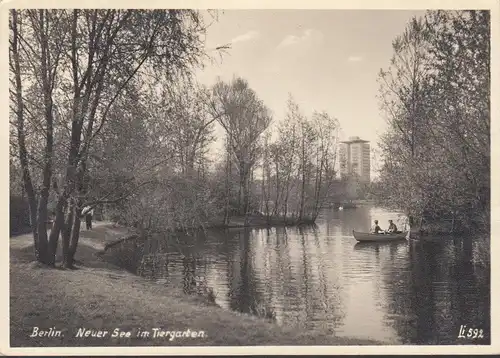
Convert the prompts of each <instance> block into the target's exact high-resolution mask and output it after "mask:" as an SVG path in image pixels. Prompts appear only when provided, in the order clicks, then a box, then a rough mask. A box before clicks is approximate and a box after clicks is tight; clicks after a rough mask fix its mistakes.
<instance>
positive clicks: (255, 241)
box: [131, 207, 490, 344]
mask: <svg viewBox="0 0 500 358" xmlns="http://www.w3.org/2000/svg"><path fill="white" fill-rule="evenodd" d="M397 217H398V215H397V213H391V212H387V211H385V210H383V209H379V208H371V207H360V208H357V209H352V210H344V211H333V210H325V211H324V212H323V214H322V215H321V217H320V218H319V219H318V221H317V225H316V226H315V227H307V228H303V229H299V228H286V229H285V228H273V229H246V230H240V229H237V230H226V231H211V232H208V233H206V234H203V235H201V234H200V235H198V236H197V237H190V238H186V237H184V238H178V240H173V241H174V242H172V240H169V241H167V240H165V239H163V238H155V239H150V240H148V241H147V242H146V243H145V244H144V246H143V247H141V248H140V249H139V248H138V249H136V250H135V252H134V255H133V256H134V258H133V259H132V260H131V261H132V262H133V270H134V271H135V272H136V273H138V274H140V275H142V276H144V277H146V278H148V279H151V280H156V281H158V282H159V283H165V284H174V285H179V286H181V287H184V290H185V291H186V292H187V293H193V292H196V291H197V290H199V289H200V287H210V288H212V289H213V291H214V292H215V294H216V302H217V304H219V305H220V306H221V307H223V308H226V309H228V310H234V311H240V312H245V313H250V314H259V315H266V314H269V315H272V316H274V319H275V320H276V322H277V323H278V324H281V325H287V326H291V325H295V326H296V327H299V328H301V329H307V330H314V331H318V332H322V333H324V332H327V333H331V334H332V335H335V336H345V337H358V338H368V339H374V340H380V341H383V342H385V343H387V344H461V343H468V342H466V341H464V340H460V339H458V338H457V336H458V333H459V329H460V325H467V327H477V328H482V329H483V330H484V333H485V338H484V339H483V340H479V341H476V342H475V343H482V344H489V339H490V338H489V327H490V323H489V322H490V318H489V312H490V293H489V292H490V289H489V287H490V286H489V273H488V272H486V271H485V270H484V269H481V268H480V267H476V266H475V265H474V264H473V263H472V258H473V256H474V254H475V253H474V249H473V247H472V245H471V244H470V243H469V244H468V242H469V241H467V240H465V241H463V240H459V239H454V240H450V239H446V240H444V239H443V238H441V239H440V240H439V241H431V242H417V241H409V242H407V241H403V242H400V243H376V244H370V243H362V244H360V243H356V241H355V240H354V238H353V237H352V230H353V229H354V230H360V231H367V230H368V229H369V227H370V223H371V222H372V221H373V220H375V219H378V220H379V222H380V223H381V226H382V228H385V227H387V220H388V219H393V220H395V219H397ZM438 239H439V238H438ZM176 241H177V242H176ZM181 241H187V243H184V244H179V242H181ZM469 343H470V342H469Z"/></svg>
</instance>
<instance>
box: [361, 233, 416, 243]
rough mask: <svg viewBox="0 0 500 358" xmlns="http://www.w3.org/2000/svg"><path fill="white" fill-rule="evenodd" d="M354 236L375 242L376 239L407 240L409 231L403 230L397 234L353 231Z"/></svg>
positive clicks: (363, 240)
mask: <svg viewBox="0 0 500 358" xmlns="http://www.w3.org/2000/svg"><path fill="white" fill-rule="evenodd" d="M352 235H353V236H354V238H355V239H356V240H358V241H360V242H375V241H396V240H405V239H406V237H407V236H408V232H401V233H397V234H372V233H368V232H359V231H354V230H353V231H352Z"/></svg>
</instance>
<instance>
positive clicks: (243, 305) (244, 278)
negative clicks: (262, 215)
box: [230, 229, 259, 313]
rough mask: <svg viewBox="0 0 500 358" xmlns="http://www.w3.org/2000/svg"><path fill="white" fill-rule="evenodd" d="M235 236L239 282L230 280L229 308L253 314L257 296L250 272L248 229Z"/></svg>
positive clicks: (252, 273) (252, 274)
mask: <svg viewBox="0 0 500 358" xmlns="http://www.w3.org/2000/svg"><path fill="white" fill-rule="evenodd" d="M236 236H237V237H238V238H239V240H240V248H241V250H240V257H239V264H240V265H239V266H240V267H239V275H238V276H237V278H238V279H239V280H234V278H235V277H233V280H231V284H232V285H234V286H233V287H232V289H231V290H230V292H231V297H230V307H231V309H233V310H235V311H240V312H244V313H252V312H254V311H255V310H256V309H257V307H256V302H257V301H258V299H259V295H258V293H257V291H256V290H255V281H254V272H253V271H252V264H251V261H252V260H251V257H250V255H251V250H250V229H245V230H242V231H239V232H238V233H237V234H236Z"/></svg>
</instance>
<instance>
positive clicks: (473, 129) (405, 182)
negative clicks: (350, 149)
mask: <svg viewBox="0 0 500 358" xmlns="http://www.w3.org/2000/svg"><path fill="white" fill-rule="evenodd" d="M489 31H490V30H489V13H488V12H487V11H428V12H427V14H426V16H425V18H419V19H417V18H414V19H412V21H411V22H410V23H409V24H408V26H407V28H406V30H405V32H404V33H403V35H401V36H400V37H398V38H397V39H396V40H395V41H394V43H393V49H394V56H393V58H392V60H391V65H390V67H389V69H388V70H386V71H381V73H380V76H379V79H380V103H381V108H382V110H383V112H384V113H385V115H386V118H387V120H388V123H389V130H388V131H387V132H386V133H385V135H384V136H383V138H382V146H381V149H382V152H383V156H384V165H383V167H382V168H381V171H380V183H379V185H378V188H377V191H378V197H379V198H380V199H382V201H384V202H385V203H386V204H387V205H390V206H397V207H400V208H402V209H404V210H405V211H406V212H407V213H408V214H409V215H411V216H413V217H414V218H417V219H421V218H423V219H424V220H427V221H431V222H432V221H439V220H442V219H451V220H454V221H455V220H456V227H455V229H459V230H481V229H483V230H484V229H487V228H488V227H489V196H490V182H489V180H490V175H489V173H490V164H489V163H490V154H489V153H490V64H489V58H490V49H489Z"/></svg>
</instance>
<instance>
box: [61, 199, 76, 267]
mask: <svg viewBox="0 0 500 358" xmlns="http://www.w3.org/2000/svg"><path fill="white" fill-rule="evenodd" d="M74 209H75V204H74V203H71V204H70V205H69V207H68V209H67V212H68V215H67V218H66V222H65V223H64V228H63V230H62V232H61V234H62V254H63V264H62V265H63V267H64V268H72V267H73V260H72V259H71V258H70V239H71V232H72V229H73V221H74V214H75V210H74Z"/></svg>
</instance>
